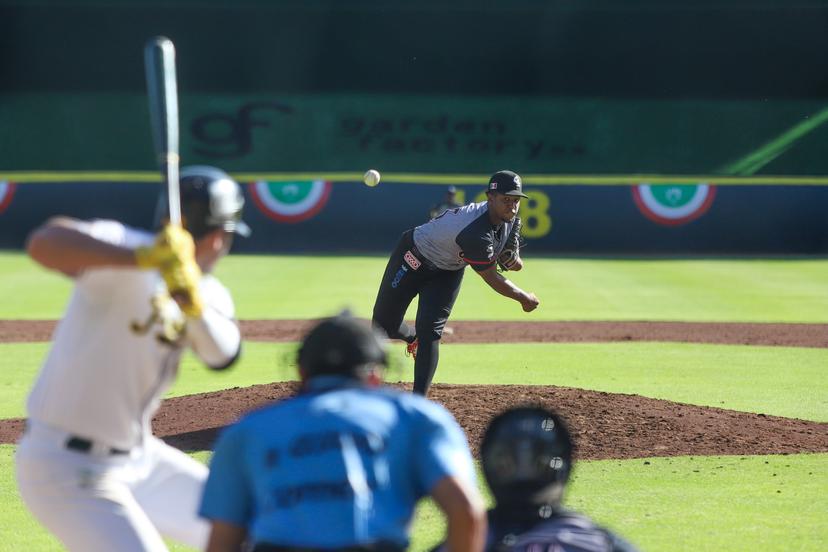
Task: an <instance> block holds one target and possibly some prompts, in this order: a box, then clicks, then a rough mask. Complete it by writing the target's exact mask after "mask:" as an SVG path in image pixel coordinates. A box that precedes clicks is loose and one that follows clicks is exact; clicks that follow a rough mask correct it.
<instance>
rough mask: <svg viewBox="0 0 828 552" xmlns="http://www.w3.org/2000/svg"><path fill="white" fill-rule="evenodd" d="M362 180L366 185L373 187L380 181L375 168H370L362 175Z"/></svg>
mask: <svg viewBox="0 0 828 552" xmlns="http://www.w3.org/2000/svg"><path fill="white" fill-rule="evenodd" d="M362 180H363V182H365V185H366V186H371V187H372V188H373V187H374V186H376V185H377V184H379V183H380V173H379V171H378V170H376V169H370V170H369V171H367V172H366V173H365V175H364V176H363V177H362Z"/></svg>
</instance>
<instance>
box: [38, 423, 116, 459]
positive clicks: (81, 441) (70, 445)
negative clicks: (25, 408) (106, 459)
mask: <svg viewBox="0 0 828 552" xmlns="http://www.w3.org/2000/svg"><path fill="white" fill-rule="evenodd" d="M23 431H24V432H25V433H27V434H29V435H31V436H33V437H34V438H35V439H38V440H42V441H49V442H51V443H55V444H56V445H59V446H61V447H63V448H66V449H68V450H72V451H75V452H81V453H83V454H98V455H104V456H111V455H116V454H129V450H124V449H119V448H115V447H110V446H108V445H105V444H103V443H100V442H96V441H91V440H89V439H86V438H85V437H79V436H78V435H72V434H71V433H67V432H65V431H63V430H61V429H58V428H56V427H52V426H49V425H47V424H43V423H40V422H36V421H34V420H32V419H28V420H26V424H25V427H24V430H23Z"/></svg>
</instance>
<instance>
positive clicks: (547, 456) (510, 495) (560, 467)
mask: <svg viewBox="0 0 828 552" xmlns="http://www.w3.org/2000/svg"><path fill="white" fill-rule="evenodd" d="M572 449H573V444H572V438H571V437H570V434H569V431H568V430H567V428H566V425H565V424H564V422H563V420H562V419H561V418H560V417H559V416H558V415H557V414H555V413H554V412H552V411H551V410H547V409H544V408H540V407H520V408H514V409H511V410H507V411H505V412H503V413H501V414H499V415H498V416H496V417H495V418H494V419H493V420H492V421H491V423H490V424H489V427H488V429H487V430H486V433H485V434H484V436H483V442H482V444H481V446H480V456H481V459H482V463H483V473H484V475H485V476H486V481H487V482H488V484H489V488H490V489H491V490H492V494H493V495H494V497H495V499H496V500H497V502H498V503H499V504H500V503H531V504H548V503H551V502H554V501H555V500H560V489H562V488H563V486H564V485H565V484H566V481H567V480H568V479H569V473H570V470H571V467H572ZM553 490H557V492H550V491H553ZM550 496H552V497H555V498H553V499H551V500H550V498H549V497H550Z"/></svg>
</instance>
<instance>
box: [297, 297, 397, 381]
mask: <svg viewBox="0 0 828 552" xmlns="http://www.w3.org/2000/svg"><path fill="white" fill-rule="evenodd" d="M297 360H298V362H299V365H300V366H302V368H303V369H304V370H305V374H306V377H313V376H319V375H343V376H352V377H356V378H361V377H362V376H363V375H365V374H367V373H368V371H369V370H370V369H371V368H373V367H374V366H376V365H378V364H379V365H383V366H384V365H386V364H387V359H386V346H385V336H384V335H382V334H380V333H379V331H378V330H377V329H375V328H372V327H371V326H370V325H369V324H367V323H363V322H361V321H359V320H357V319H356V318H354V317H353V316H351V314H350V313H349V312H347V311H345V312H342V313H340V314H339V315H337V316H334V317H333V318H328V319H325V320H323V321H322V322H320V323H319V324H317V325H316V326H315V327H314V328H313V329H311V330H310V331H309V332H308V334H307V335H306V336H305V338H304V340H303V341H302V345H301V346H300V347H299V355H298V359H297Z"/></svg>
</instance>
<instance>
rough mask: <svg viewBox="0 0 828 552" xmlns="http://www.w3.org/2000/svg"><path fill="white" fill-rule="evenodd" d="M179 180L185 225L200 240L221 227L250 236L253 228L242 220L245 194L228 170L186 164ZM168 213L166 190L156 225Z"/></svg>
mask: <svg viewBox="0 0 828 552" xmlns="http://www.w3.org/2000/svg"><path fill="white" fill-rule="evenodd" d="M179 183H180V184H179V187H180V190H181V192H180V195H181V218H182V224H183V225H184V228H186V229H187V230H188V231H189V232H190V234H192V235H193V238H195V239H199V238H201V237H203V236H205V235H206V234H208V233H209V232H211V231H212V230H216V229H218V228H223V229H224V230H226V231H227V232H235V233H236V234H240V235H242V236H245V237H246V236H249V235H250V227H249V226H247V224H245V223H244V221H243V220H241V214H242V208H243V207H244V195H243V194H242V191H241V187H240V186H239V184H238V183H237V182H236V181H235V180H233V179H232V178H231V177H230V176H229V175H228V174H227V173H225V172H224V171H222V170H221V169H217V168H216V167H209V166H206V165H194V166H190V167H183V168H182V169H181V174H180V178H179ZM167 213H169V209H168V208H167V194H166V191H165V192H164V193H162V194H161V198H160V199H159V202H158V210H157V212H156V217H155V221H156V227H158V226H160V225H161V222H162V219H164V218H166V216H167Z"/></svg>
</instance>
